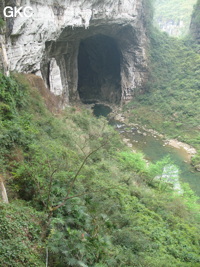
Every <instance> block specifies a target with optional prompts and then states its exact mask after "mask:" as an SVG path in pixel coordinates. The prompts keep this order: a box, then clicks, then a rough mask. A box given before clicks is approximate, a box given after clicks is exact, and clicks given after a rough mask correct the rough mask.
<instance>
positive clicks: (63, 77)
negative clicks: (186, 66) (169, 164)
mask: <svg viewBox="0 0 200 267" xmlns="http://www.w3.org/2000/svg"><path fill="white" fill-rule="evenodd" d="M146 2H147V1H144V0H101V1H100V0H92V1H89V0H70V1H68V0H56V1H54V0H12V1H9V0H8V1H7V2H6V5H8V4H9V5H11V6H24V7H25V6H31V8H32V9H33V15H32V16H31V17H30V18H25V17H20V16H17V17H16V18H7V19H6V25H7V30H6V33H7V34H6V51H7V57H8V63H9V69H10V70H11V71H18V72H26V73H34V74H36V75H39V76H42V77H43V79H44V81H45V83H46V85H47V86H48V87H49V88H50V90H51V91H52V92H53V93H54V94H56V95H62V96H63V98H64V99H65V103H68V102H69V101H74V100H79V99H81V100H82V102H84V103H89V102H97V101H103V102H111V103H121V102H123V101H126V100H129V99H131V98H132V97H133V96H134V94H135V91H136V90H139V89H140V88H142V86H143V84H144V83H145V81H146V79H147V55H146V47H147V43H148V42H147V36H146V18H145V14H146V13H145V12H146V11H145V4H146Z"/></svg>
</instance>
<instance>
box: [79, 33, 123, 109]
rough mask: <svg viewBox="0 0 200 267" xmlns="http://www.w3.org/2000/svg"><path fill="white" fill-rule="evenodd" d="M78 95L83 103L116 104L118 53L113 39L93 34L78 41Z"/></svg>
mask: <svg viewBox="0 0 200 267" xmlns="http://www.w3.org/2000/svg"><path fill="white" fill-rule="evenodd" d="M78 92H79V96H80V99H81V101H82V102H83V103H85V104H91V103H97V102H107V103H114V104H119V103H120V100H121V79H120V52H119V50H118V47H117V43H116V41H115V40H114V39H113V38H111V37H108V36H105V35H95V36H92V37H88V38H86V39H84V40H82V41H81V42H80V46H79V53H78Z"/></svg>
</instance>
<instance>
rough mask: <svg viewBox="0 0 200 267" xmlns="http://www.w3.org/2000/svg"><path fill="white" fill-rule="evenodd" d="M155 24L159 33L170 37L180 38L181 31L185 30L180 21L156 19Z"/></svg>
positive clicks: (182, 22)
mask: <svg viewBox="0 0 200 267" xmlns="http://www.w3.org/2000/svg"><path fill="white" fill-rule="evenodd" d="M156 23H157V25H158V27H159V28H160V30H161V31H164V32H167V33H168V34H169V35H170V36H181V35H182V31H183V30H184V29H185V28H186V25H185V24H184V21H182V20H177V21H175V20H173V19H163V18H158V19H157V20H156Z"/></svg>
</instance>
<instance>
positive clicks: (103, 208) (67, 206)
mask: <svg viewBox="0 0 200 267" xmlns="http://www.w3.org/2000/svg"><path fill="white" fill-rule="evenodd" d="M16 79H17V81H16ZM0 107H1V108H0V116H1V117H0V119H1V120H0V133H1V134H0V147H1V154H0V165H1V177H3V178H4V181H5V186H6V189H7V192H8V197H9V200H10V203H9V204H3V203H0V236H1V241H0V246H1V249H0V265H1V266H13V267H15V266H39V267H42V266H46V265H45V264H46V262H48V266H54V267H55V266H59V267H62V266H63V267H64V266H75V267H78V266H80V267H81V266H91V267H104V266H116V267H118V266H121V267H128V266H130V267H132V266H144V267H146V266H150V267H154V266H155V267H157V266H163V267H165V266H169V263H170V266H180V267H182V266H193V267H195V266H199V264H200V255H199V245H200V235H199V231H200V228H199V225H200V224H199V221H200V217H199V205H198V204H195V203H196V198H195V197H194V194H193V193H192V192H191V190H190V189H189V188H188V186H185V192H184V195H183V196H180V195H178V194H177V193H176V192H174V191H173V190H172V188H171V186H170V185H168V184H166V183H165V182H164V181H163V180H162V179H155V176H157V175H160V174H161V173H162V170H163V166H164V165H165V164H166V163H167V162H168V159H163V160H161V161H160V162H157V163H155V164H149V165H147V164H146V163H145V161H144V159H143V155H142V154H136V153H133V152H131V151H130V150H129V148H127V147H126V146H125V145H123V144H122V142H121V141H120V137H119V136H118V134H117V133H116V132H115V131H114V130H113V128H112V127H111V126H109V125H108V124H107V121H106V120H105V119H103V118H100V119H96V118H95V117H94V116H93V115H92V114H91V111H90V110H87V109H84V108H82V107H79V106H77V107H68V108H66V110H64V111H62V112H60V113H58V114H57V115H52V113H51V112H50V111H48V110H47V109H46V106H45V104H44V102H43V99H42V98H41V96H40V94H39V93H38V90H37V89H36V88H31V87H30V85H28V84H27V82H26V78H24V77H23V76H17V77H16V78H15V79H14V78H7V77H5V76H3V75H2V74H1V76H0Z"/></svg>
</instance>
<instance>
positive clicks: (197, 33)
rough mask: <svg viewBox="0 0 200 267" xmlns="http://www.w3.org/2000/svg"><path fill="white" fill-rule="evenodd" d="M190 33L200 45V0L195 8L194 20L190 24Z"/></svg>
mask: <svg viewBox="0 0 200 267" xmlns="http://www.w3.org/2000/svg"><path fill="white" fill-rule="evenodd" d="M190 32H191V34H192V36H193V37H194V39H195V40H196V41H197V43H199V44H200V0H198V1H197V3H196V5H195V6H194V11H193V14H192V20H191V24H190Z"/></svg>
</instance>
